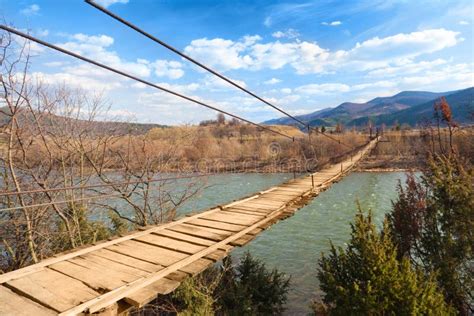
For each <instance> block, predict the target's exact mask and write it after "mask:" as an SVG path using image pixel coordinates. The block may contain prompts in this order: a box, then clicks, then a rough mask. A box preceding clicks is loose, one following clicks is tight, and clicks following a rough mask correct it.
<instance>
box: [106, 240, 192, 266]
mask: <svg viewBox="0 0 474 316" xmlns="http://www.w3.org/2000/svg"><path fill="white" fill-rule="evenodd" d="M107 249H110V250H112V251H115V252H119V253H122V254H124V255H127V256H130V257H134V258H137V259H140V260H144V261H148V262H151V263H155V264H159V265H162V266H165V267H166V266H169V265H171V264H173V263H175V262H177V261H179V260H182V259H184V258H186V257H187V255H186V254H184V253H181V252H176V251H172V250H168V249H164V248H160V247H157V246H152V245H148V244H145V243H142V242H139V241H134V240H127V241H124V242H122V243H120V244H119V245H112V246H110V247H108V248H107Z"/></svg>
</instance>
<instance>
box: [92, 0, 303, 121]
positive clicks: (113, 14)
mask: <svg viewBox="0 0 474 316" xmlns="http://www.w3.org/2000/svg"><path fill="white" fill-rule="evenodd" d="M85 2H86V3H87V4H89V5H91V6H93V7H94V8H96V9H98V10H99V11H102V12H103V13H105V14H107V15H108V16H110V17H112V18H113V19H115V20H117V21H119V22H120V23H122V24H125V25H126V26H128V27H130V28H131V29H133V30H135V31H137V32H138V33H140V34H142V35H144V36H145V37H147V38H149V39H151V40H152V41H154V42H155V43H158V44H160V45H161V46H163V47H165V48H167V49H169V50H170V51H172V52H173V53H175V54H178V55H179V56H181V57H183V58H184V59H187V60H189V61H190V62H192V63H193V64H195V65H197V66H199V67H201V68H202V69H204V70H206V71H208V72H210V73H212V74H213V75H215V76H217V77H219V78H221V79H222V80H224V81H226V82H228V83H230V84H231V85H233V86H234V87H236V88H237V89H240V90H242V91H244V92H245V93H247V94H249V95H251V96H252V97H254V98H256V99H257V100H259V101H261V102H263V103H265V104H266V105H268V106H270V107H272V108H274V109H275V110H277V111H279V112H281V113H283V114H284V115H286V116H288V117H289V118H291V119H293V120H294V121H296V122H298V123H299V124H301V125H303V126H304V127H306V128H308V127H309V126H308V124H306V123H305V122H303V121H301V120H300V119H298V118H296V117H294V116H293V115H291V114H289V113H288V112H286V111H285V110H283V109H281V108H279V107H277V106H276V105H274V104H272V103H270V102H268V101H267V100H265V99H263V98H262V97H260V96H258V95H257V94H255V93H253V92H252V91H250V90H248V89H246V88H244V87H242V86H241V85H240V84H238V83H236V82H235V81H233V80H231V79H229V78H227V77H225V76H224V75H222V74H220V73H218V72H217V71H215V70H213V69H211V68H210V67H208V66H206V65H204V64H203V63H201V62H199V61H197V60H195V59H194V58H192V57H190V56H188V55H186V54H184V53H183V52H181V51H180V50H178V49H177V48H175V47H173V46H171V45H170V44H168V43H166V42H164V41H162V40H160V39H159V38H157V37H155V36H153V35H151V34H150V33H148V32H146V31H144V30H142V29H140V28H139V27H137V26H136V25H134V24H132V23H131V22H128V21H127V20H125V19H123V18H121V17H120V16H118V15H116V14H115V13H113V12H111V11H109V10H107V9H106V8H104V7H103V6H101V5H99V4H97V3H95V2H94V1H91V0H85Z"/></svg>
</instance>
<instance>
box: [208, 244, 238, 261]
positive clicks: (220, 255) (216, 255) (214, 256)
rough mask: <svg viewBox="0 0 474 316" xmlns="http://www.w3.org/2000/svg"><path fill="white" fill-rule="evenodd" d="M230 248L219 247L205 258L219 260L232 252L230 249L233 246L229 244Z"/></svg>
mask: <svg viewBox="0 0 474 316" xmlns="http://www.w3.org/2000/svg"><path fill="white" fill-rule="evenodd" d="M229 248H230V249H229V250H223V249H218V250H216V251H214V252H212V253H210V254H208V255H207V256H205V257H204V258H206V259H209V260H212V261H219V260H221V259H223V258H225V257H227V254H228V253H229V252H230V250H231V249H232V248H233V247H232V246H230V245H229Z"/></svg>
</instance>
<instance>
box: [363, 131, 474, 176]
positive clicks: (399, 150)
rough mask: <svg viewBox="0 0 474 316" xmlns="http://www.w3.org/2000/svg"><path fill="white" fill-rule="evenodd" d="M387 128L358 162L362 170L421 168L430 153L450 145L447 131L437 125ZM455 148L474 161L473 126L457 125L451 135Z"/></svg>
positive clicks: (443, 149)
mask: <svg viewBox="0 0 474 316" xmlns="http://www.w3.org/2000/svg"><path fill="white" fill-rule="evenodd" d="M439 131H440V133H439V134H438V132H437V130H435V129H434V128H430V127H427V128H425V129H421V130H402V131H386V132H385V133H384V136H383V138H382V142H380V143H378V144H377V147H376V148H375V149H374V150H373V151H372V153H371V155H370V156H369V157H368V158H367V159H366V160H365V161H364V162H362V164H361V165H360V168H361V169H365V170H393V169H404V170H408V169H423V168H424V167H425V166H426V162H427V157H428V155H429V153H430V152H432V153H442V152H445V151H446V149H447V148H449V142H450V140H449V130H448V128H440V130H439ZM438 135H440V137H438ZM452 143H453V148H454V150H455V151H456V152H457V153H459V155H460V156H461V157H464V158H465V159H467V160H469V161H470V162H471V163H474V128H473V127H462V128H461V127H459V128H456V129H455V130H454V132H453V135H452ZM440 144H441V146H440Z"/></svg>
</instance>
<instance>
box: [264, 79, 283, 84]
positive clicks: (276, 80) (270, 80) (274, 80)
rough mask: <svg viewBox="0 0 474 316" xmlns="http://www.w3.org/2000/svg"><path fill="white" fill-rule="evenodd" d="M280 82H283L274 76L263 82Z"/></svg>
mask: <svg viewBox="0 0 474 316" xmlns="http://www.w3.org/2000/svg"><path fill="white" fill-rule="evenodd" d="M279 82H281V80H280V79H277V78H272V79H269V80H267V81H264V82H263V83H264V84H277V83H279Z"/></svg>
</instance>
